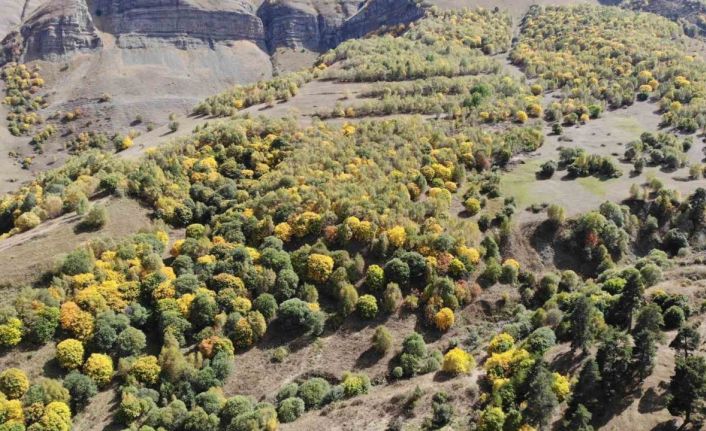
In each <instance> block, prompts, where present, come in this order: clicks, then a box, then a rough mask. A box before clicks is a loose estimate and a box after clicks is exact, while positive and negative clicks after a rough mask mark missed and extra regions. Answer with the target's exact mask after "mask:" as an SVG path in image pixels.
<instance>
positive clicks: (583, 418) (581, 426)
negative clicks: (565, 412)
mask: <svg viewBox="0 0 706 431" xmlns="http://www.w3.org/2000/svg"><path fill="white" fill-rule="evenodd" d="M592 416H593V415H592V414H591V412H589V411H588V409H587V408H586V407H585V406H584V405H583V404H579V405H578V406H577V407H576V409H574V411H573V413H571V416H569V420H568V421H566V422H565V423H564V429H565V430H566V431H593V426H592V425H591V417H592Z"/></svg>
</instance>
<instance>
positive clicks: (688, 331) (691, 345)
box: [669, 325, 701, 358]
mask: <svg viewBox="0 0 706 431" xmlns="http://www.w3.org/2000/svg"><path fill="white" fill-rule="evenodd" d="M700 344H701V335H700V334H699V331H697V330H696V329H695V328H694V327H692V326H689V325H685V326H682V327H681V328H679V331H677V336H676V337H674V340H673V341H672V342H671V343H670V344H669V346H670V347H672V348H674V349H677V350H681V351H683V352H684V357H685V358H686V357H687V356H689V352H692V351H694V350H696V349H698V348H699V345H700Z"/></svg>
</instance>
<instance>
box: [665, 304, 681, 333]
mask: <svg viewBox="0 0 706 431" xmlns="http://www.w3.org/2000/svg"><path fill="white" fill-rule="evenodd" d="M685 320H686V316H685V314H684V310H683V309H682V308H681V307H680V306H678V305H672V306H671V307H669V308H667V309H666V310H665V311H664V325H665V326H666V327H667V329H676V328H679V327H680V326H681V325H683V324H684V321H685Z"/></svg>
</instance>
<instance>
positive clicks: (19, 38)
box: [0, 0, 101, 62]
mask: <svg viewBox="0 0 706 431" xmlns="http://www.w3.org/2000/svg"><path fill="white" fill-rule="evenodd" d="M100 46H101V39H100V37H98V34H97V32H96V28H95V26H94V25H93V19H92V17H91V14H90V12H89V11H88V7H87V5H86V3H85V1H84V0H55V1H51V2H48V3H45V4H43V5H41V6H39V8H38V9H36V10H35V11H34V12H33V13H32V14H31V15H30V16H29V18H27V19H25V21H24V23H23V24H22V26H21V27H20V28H19V30H15V31H13V32H11V33H10V34H8V35H7V37H6V38H5V39H4V40H3V53H2V54H0V62H3V60H4V61H5V62H6V61H19V60H21V61H32V60H36V59H45V60H58V59H59V58H62V57H64V56H66V55H67V54H71V53H74V52H77V51H86V50H94V49H97V48H100Z"/></svg>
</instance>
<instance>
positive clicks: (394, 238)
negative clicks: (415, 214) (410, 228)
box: [387, 226, 407, 248]
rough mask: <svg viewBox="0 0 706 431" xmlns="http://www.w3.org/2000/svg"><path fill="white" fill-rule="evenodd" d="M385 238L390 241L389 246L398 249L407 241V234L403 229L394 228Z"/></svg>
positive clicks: (399, 227) (400, 227)
mask: <svg viewBox="0 0 706 431" xmlns="http://www.w3.org/2000/svg"><path fill="white" fill-rule="evenodd" d="M387 238H388V239H389V240H390V245H392V246H393V247H395V248H399V247H402V246H403V245H404V243H405V242H406V241H407V232H406V231H405V229H404V227H402V226H395V227H393V228H391V229H389V230H388V231H387Z"/></svg>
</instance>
